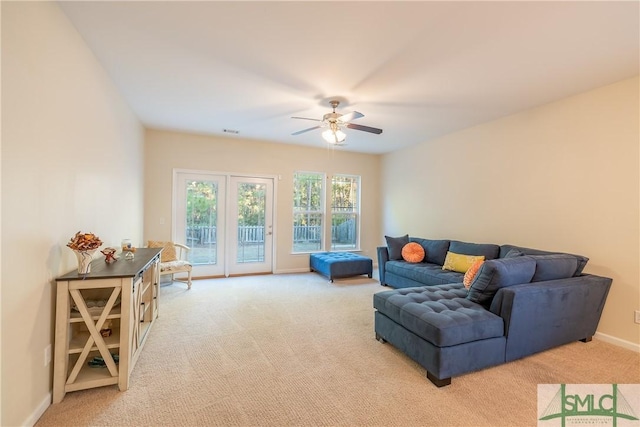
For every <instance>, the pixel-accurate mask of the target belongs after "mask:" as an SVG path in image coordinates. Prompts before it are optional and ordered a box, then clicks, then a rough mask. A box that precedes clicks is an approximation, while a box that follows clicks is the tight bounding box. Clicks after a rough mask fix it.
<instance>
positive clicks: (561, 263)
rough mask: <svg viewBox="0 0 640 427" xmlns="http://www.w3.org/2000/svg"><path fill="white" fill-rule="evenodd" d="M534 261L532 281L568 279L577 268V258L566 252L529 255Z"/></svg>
mask: <svg viewBox="0 0 640 427" xmlns="http://www.w3.org/2000/svg"><path fill="white" fill-rule="evenodd" d="M531 258H533V259H534V260H535V261H536V272H535V273H534V275H533V278H532V279H531V281H532V282H542V281H545V280H557V279H568V278H569V277H572V276H573V274H574V273H575V271H576V269H577V268H578V259H577V258H576V257H575V256H573V255H568V254H550V255H531Z"/></svg>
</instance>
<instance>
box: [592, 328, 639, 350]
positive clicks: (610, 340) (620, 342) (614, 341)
mask: <svg viewBox="0 0 640 427" xmlns="http://www.w3.org/2000/svg"><path fill="white" fill-rule="evenodd" d="M593 337H594V338H597V339H599V340H600V341H604V342H608V343H609V344H613V345H617V346H618V347H623V348H626V349H627V350H632V351H635V352H636V353H640V344H636V343H632V342H631V341H626V340H623V339H620V338H616V337H612V336H611V335H607V334H603V333H602V332H596V333H595V335H594V336H593Z"/></svg>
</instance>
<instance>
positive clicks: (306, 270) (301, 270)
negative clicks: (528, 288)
mask: <svg viewBox="0 0 640 427" xmlns="http://www.w3.org/2000/svg"><path fill="white" fill-rule="evenodd" d="M310 271H311V270H310V269H309V267H305V268H290V269H284V270H282V269H281V270H275V271H274V272H273V274H292V273H309V272H310Z"/></svg>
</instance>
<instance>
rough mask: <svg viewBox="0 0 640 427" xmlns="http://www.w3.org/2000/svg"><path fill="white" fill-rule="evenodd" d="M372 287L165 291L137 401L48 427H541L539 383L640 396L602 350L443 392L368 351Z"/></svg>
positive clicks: (624, 363)
mask: <svg viewBox="0 0 640 427" xmlns="http://www.w3.org/2000/svg"><path fill="white" fill-rule="evenodd" d="M384 289H388V288H382V287H381V286H380V285H379V283H378V282H377V281H375V280H374V279H367V278H365V277H364V276H361V277H359V278H353V279H343V280H338V281H336V282H335V283H330V282H328V281H327V280H326V279H325V278H323V277H321V276H319V275H317V274H315V273H307V274H287V275H271V276H250V277H237V278H227V279H214V280H200V281H194V283H193V288H192V289H191V290H190V291H187V290H186V286H184V285H183V284H180V283H175V284H172V285H170V286H165V287H162V288H161V306H160V317H159V318H158V321H157V322H156V325H155V326H154V329H153V330H152V331H151V335H150V336H149V339H148V341H147V343H146V347H145V348H144V350H143V352H142V355H141V356H140V359H139V360H138V363H137V365H136V367H135V369H134V371H133V373H132V377H131V383H130V388H129V390H128V391H126V392H119V391H118V389H117V387H116V386H110V387H102V388H97V389H92V390H85V391H78V392H72V393H67V395H66V397H65V399H64V400H63V401H62V403H59V404H56V405H52V406H51V407H50V408H49V409H48V410H47V411H46V412H45V414H44V415H43V416H42V418H41V419H40V420H39V421H38V423H37V424H36V425H37V426H38V427H46V426H88V425H91V426H159V425H167V426H216V425H220V426H303V425H305V426H374V425H378V426H534V425H536V423H537V420H536V415H537V384H542V383H554V384H556V383H567V384H582V383H620V384H629V383H640V369H639V366H640V355H639V354H637V353H635V352H632V351H630V350H625V349H622V348H620V347H617V346H613V345H610V344H607V343H604V342H601V341H598V340H596V339H594V341H592V342H590V343H587V344H584V343H581V342H576V343H572V344H569V345H566V346H563V347H560V348H556V349H553V350H550V351H547V352H544V353H541V354H537V355H534V356H531V357H527V358H525V359H522V360H518V361H515V362H511V363H508V364H506V365H502V366H499V367H494V368H490V369H486V370H483V371H480V372H475V373H471V374H467V375H463V376H460V377H454V378H453V381H452V384H451V385H450V386H448V387H444V388H441V389H438V388H436V387H435V386H433V385H432V384H431V382H430V381H428V380H427V379H426V377H425V371H424V369H422V368H421V367H420V366H418V365H417V364H415V363H414V362H412V361H411V360H409V359H408V358H406V357H405V356H404V355H403V354H402V353H400V352H398V351H397V350H395V349H394V348H393V347H392V346H391V345H389V344H381V343H379V342H378V341H376V340H375V338H374V331H373V308H372V295H373V294H374V293H376V292H379V291H381V290H384Z"/></svg>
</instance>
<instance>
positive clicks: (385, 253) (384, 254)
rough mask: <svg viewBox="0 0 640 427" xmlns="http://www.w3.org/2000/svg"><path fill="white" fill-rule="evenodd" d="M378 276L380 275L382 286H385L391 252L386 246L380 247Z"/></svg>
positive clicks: (378, 250) (378, 249)
mask: <svg viewBox="0 0 640 427" xmlns="http://www.w3.org/2000/svg"><path fill="white" fill-rule="evenodd" d="M377 252H378V274H379V275H380V284H381V285H384V284H385V282H384V268H385V265H386V264H387V261H389V250H388V249H387V247H386V246H378V248H377Z"/></svg>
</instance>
